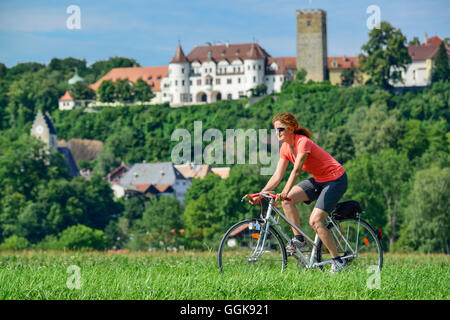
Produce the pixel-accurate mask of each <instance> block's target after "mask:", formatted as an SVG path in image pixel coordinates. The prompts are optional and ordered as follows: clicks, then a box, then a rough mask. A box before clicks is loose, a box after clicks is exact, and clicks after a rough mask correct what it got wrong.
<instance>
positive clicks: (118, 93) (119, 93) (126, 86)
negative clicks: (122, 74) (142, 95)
mask: <svg viewBox="0 0 450 320" xmlns="http://www.w3.org/2000/svg"><path fill="white" fill-rule="evenodd" d="M114 87H115V89H114V97H115V100H117V101H120V102H126V101H131V100H132V95H131V85H130V83H129V81H128V80H127V79H118V80H116V82H115V83H114Z"/></svg>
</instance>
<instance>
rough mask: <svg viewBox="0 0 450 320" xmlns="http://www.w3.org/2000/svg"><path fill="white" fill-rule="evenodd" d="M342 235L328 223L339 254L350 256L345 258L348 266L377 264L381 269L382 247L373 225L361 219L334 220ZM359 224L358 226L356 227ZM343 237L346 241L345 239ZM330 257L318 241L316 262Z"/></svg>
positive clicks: (357, 266)
mask: <svg viewBox="0 0 450 320" xmlns="http://www.w3.org/2000/svg"><path fill="white" fill-rule="evenodd" d="M334 221H335V223H336V225H337V226H338V228H339V230H340V231H341V232H342V235H343V236H344V237H341V235H340V233H339V231H338V230H337V228H336V227H335V226H334V225H333V224H332V223H330V224H329V225H328V226H327V228H328V229H329V230H330V232H331V234H332V236H333V238H334V240H335V242H336V247H337V250H338V253H339V255H340V256H344V257H345V256H352V257H350V258H348V259H347V262H349V268H361V269H367V268H368V267H372V266H377V267H378V270H381V267H382V266H383V247H382V245H381V241H380V238H379V235H378V232H376V231H375V230H374V229H373V227H372V226H371V225H370V224H368V223H367V222H366V221H364V220H363V219H357V218H356V219H355V218H347V219H343V220H334ZM358 224H359V227H358ZM345 239H346V240H347V241H345ZM328 259H331V255H330V254H329V252H328V249H327V248H326V246H325V245H324V244H323V243H322V241H319V244H318V250H317V262H319V263H320V262H322V261H326V260H328Z"/></svg>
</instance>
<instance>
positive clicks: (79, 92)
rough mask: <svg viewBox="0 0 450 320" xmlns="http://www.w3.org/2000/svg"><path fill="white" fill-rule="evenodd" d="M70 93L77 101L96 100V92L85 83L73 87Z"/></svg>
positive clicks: (78, 83)
mask: <svg viewBox="0 0 450 320" xmlns="http://www.w3.org/2000/svg"><path fill="white" fill-rule="evenodd" d="M69 92H70V95H71V96H72V98H74V99H75V100H92V99H94V98H95V91H94V90H92V88H91V87H89V85H88V84H87V83H85V82H77V83H75V84H73V85H71V86H70V88H69Z"/></svg>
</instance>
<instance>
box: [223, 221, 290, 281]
mask: <svg viewBox="0 0 450 320" xmlns="http://www.w3.org/2000/svg"><path fill="white" fill-rule="evenodd" d="M257 223H258V224H259V226H260V230H255V229H253V230H251V227H249V226H250V225H251V224H253V225H256V224H257ZM264 229H265V222H264V220H262V219H257V218H251V219H246V220H242V221H240V222H238V223H236V224H234V225H233V226H231V227H230V228H229V229H228V230H227V231H226V232H225V234H224V235H223V237H222V240H221V242H220V245H219V250H218V267H219V270H220V272H222V273H223V272H224V271H227V270H229V271H232V272H234V273H236V272H237V273H239V272H241V271H247V270H250V271H257V270H258V271H262V270H264V271H269V270H273V269H274V267H276V266H277V265H280V266H281V272H282V271H284V269H285V268H286V265H287V255H286V248H285V246H284V242H283V240H282V238H281V236H280V234H279V233H278V232H277V231H276V230H275V229H274V228H273V227H272V226H269V229H268V234H267V236H266V243H265V248H264V250H263V252H262V254H261V256H260V257H259V258H258V260H255V261H249V259H250V258H251V256H252V253H253V252H254V251H255V245H256V243H257V242H258V237H259V239H263V237H264Z"/></svg>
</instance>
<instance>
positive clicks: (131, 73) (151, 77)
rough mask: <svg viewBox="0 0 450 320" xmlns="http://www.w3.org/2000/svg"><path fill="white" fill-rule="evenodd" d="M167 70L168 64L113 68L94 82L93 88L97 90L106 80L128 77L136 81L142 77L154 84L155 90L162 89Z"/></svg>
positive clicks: (153, 88)
mask: <svg viewBox="0 0 450 320" xmlns="http://www.w3.org/2000/svg"><path fill="white" fill-rule="evenodd" d="M167 70H168V67H167V66H160V67H129V68H112V69H111V70H110V71H109V72H108V73H107V74H105V75H104V76H103V77H101V78H100V79H99V80H98V81H97V82H96V83H94V84H92V85H91V88H92V89H94V90H95V91H97V90H98V88H99V87H100V85H101V83H102V82H103V81H104V80H111V81H116V80H118V79H128V80H129V81H131V82H136V81H137V80H138V79H139V78H141V79H142V80H144V81H145V82H147V84H148V85H149V86H152V90H153V91H161V80H162V78H164V77H167Z"/></svg>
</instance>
